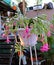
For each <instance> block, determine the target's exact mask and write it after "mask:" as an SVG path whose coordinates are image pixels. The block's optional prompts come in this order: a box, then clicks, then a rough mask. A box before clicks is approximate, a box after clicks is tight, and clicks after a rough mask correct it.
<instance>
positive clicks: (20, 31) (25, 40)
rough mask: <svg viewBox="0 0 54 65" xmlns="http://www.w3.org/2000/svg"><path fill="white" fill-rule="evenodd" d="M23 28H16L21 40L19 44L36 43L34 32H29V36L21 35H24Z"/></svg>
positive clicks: (26, 45)
mask: <svg viewBox="0 0 54 65" xmlns="http://www.w3.org/2000/svg"><path fill="white" fill-rule="evenodd" d="M24 30H25V29H24V28H19V29H18V35H19V38H20V41H21V45H22V46H25V47H28V46H34V45H35V44H37V36H36V35H35V34H33V33H32V34H30V36H29V37H28V38H27V37H25V38H24V37H23V35H24Z"/></svg>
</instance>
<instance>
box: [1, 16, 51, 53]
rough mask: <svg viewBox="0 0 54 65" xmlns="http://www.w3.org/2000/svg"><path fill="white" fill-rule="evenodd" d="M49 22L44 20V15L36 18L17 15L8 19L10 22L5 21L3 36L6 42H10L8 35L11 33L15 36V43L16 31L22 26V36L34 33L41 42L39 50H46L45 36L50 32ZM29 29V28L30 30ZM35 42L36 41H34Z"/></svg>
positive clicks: (47, 48) (47, 47)
mask: <svg viewBox="0 0 54 65" xmlns="http://www.w3.org/2000/svg"><path fill="white" fill-rule="evenodd" d="M50 24H51V23H49V22H48V21H46V15H41V16H38V17H36V18H29V19H27V18H26V17H18V16H17V15H16V16H14V17H13V18H11V19H10V22H6V23H5V34H3V35H2V36H3V37H5V36H6V37H7V43H9V42H10V40H9V38H8V35H9V33H13V34H14V36H15V40H16V43H17V38H16V32H18V30H19V28H24V33H23V34H24V35H23V37H25V36H26V37H28V38H29V37H30V34H35V35H36V37H37V39H36V41H37V40H40V41H41V42H42V43H43V46H42V47H41V49H40V51H41V52H47V51H48V50H49V46H48V42H47V36H51V32H50ZM30 29H31V30H30ZM38 35H40V39H38ZM35 44H36V43H35Z"/></svg>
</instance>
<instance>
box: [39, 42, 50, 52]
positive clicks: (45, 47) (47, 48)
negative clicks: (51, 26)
mask: <svg viewBox="0 0 54 65" xmlns="http://www.w3.org/2000/svg"><path fill="white" fill-rule="evenodd" d="M48 50H49V45H48V43H45V44H44V45H43V46H41V48H40V51H41V52H47V51H48Z"/></svg>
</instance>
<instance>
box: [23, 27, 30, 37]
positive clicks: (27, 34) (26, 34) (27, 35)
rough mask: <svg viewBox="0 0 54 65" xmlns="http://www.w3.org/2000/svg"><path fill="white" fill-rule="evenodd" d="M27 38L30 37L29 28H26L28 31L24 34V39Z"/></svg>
mask: <svg viewBox="0 0 54 65" xmlns="http://www.w3.org/2000/svg"><path fill="white" fill-rule="evenodd" d="M25 37H27V38H28V37H30V29H29V28H28V27H26V29H25V30H24V32H23V38H25Z"/></svg>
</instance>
